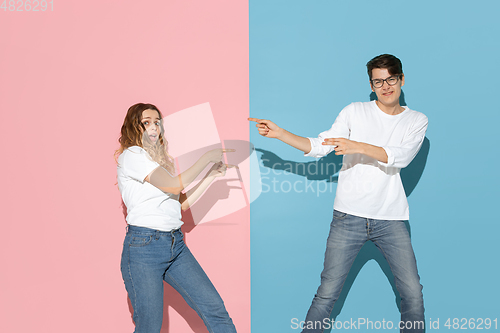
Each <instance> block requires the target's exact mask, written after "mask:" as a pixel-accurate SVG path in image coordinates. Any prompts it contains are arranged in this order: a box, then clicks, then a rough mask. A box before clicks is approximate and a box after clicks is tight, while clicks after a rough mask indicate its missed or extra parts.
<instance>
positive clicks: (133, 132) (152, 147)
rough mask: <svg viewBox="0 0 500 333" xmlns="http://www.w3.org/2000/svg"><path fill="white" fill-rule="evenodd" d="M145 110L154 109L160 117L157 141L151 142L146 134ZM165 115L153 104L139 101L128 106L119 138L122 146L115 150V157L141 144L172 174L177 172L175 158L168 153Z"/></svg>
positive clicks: (154, 159)
mask: <svg viewBox="0 0 500 333" xmlns="http://www.w3.org/2000/svg"><path fill="white" fill-rule="evenodd" d="M145 110H154V111H156V112H158V115H159V117H160V135H159V137H158V140H157V141H156V142H151V141H150V140H149V138H148V136H147V135H144V133H145V132H146V128H145V127H144V125H143V124H142V113H143V112H144V111H145ZM164 133H165V130H164V128H163V116H162V114H161V112H160V110H158V108H157V107H156V106H154V105H153V104H146V103H137V104H134V105H132V106H131V107H129V108H128V111H127V115H126V116H125V119H124V120H123V125H122V128H121V136H120V138H119V139H118V142H119V143H120V148H118V149H117V150H116V152H115V159H118V156H119V155H120V154H121V153H123V151H124V150H125V149H127V148H129V147H133V146H139V147H142V148H144V150H146V151H147V152H148V154H149V156H151V158H152V159H153V161H155V162H157V163H158V164H160V165H161V166H162V167H163V168H165V169H166V170H167V171H168V172H170V173H171V174H172V175H173V174H174V172H175V167H174V159H173V158H172V156H170V155H169V154H168V142H167V139H166V138H165V137H164V135H163V134H164Z"/></svg>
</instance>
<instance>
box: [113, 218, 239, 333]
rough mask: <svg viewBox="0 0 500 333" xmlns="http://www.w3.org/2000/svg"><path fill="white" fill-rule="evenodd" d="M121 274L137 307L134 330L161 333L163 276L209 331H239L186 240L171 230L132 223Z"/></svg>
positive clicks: (133, 305)
mask: <svg viewBox="0 0 500 333" xmlns="http://www.w3.org/2000/svg"><path fill="white" fill-rule="evenodd" d="M121 271H122V277H123V280H124V282H125V288H126V289H127V292H128V296H129V298H130V301H131V303H132V307H133V308H134V317H133V318H134V322H135V333H159V332H160V330H161V325H162V319H163V281H166V282H167V283H168V284H170V285H171V286H172V287H173V288H174V289H175V290H177V291H178V292H179V293H180V294H181V295H182V297H184V299H185V300H186V302H187V303H188V304H189V306H191V308H193V309H194V310H195V311H196V312H197V313H198V315H199V316H200V317H201V319H203V321H204V322H205V325H206V326H207V329H208V331H209V332H211V333H212V332H214V333H226V332H231V333H234V332H236V329H235V327H234V325H233V322H232V320H231V318H230V317H229V314H228V313H227V311H226V308H225V307H224V302H223V301H222V299H221V297H220V296H219V293H218V292H217V290H216V289H215V287H214V286H213V285H212V283H211V282H210V280H209V278H208V276H207V275H206V274H205V272H204V271H203V269H202V268H201V266H200V265H199V264H198V262H197V261H196V259H195V258H194V256H193V255H192V254H191V251H189V249H188V247H187V246H186V244H185V243H184V235H183V234H182V231H181V230H180V229H178V230H174V231H171V232H163V231H157V230H153V229H149V228H143V227H137V226H129V227H128V231H127V235H126V236H125V241H124V243H123V252H122V260H121Z"/></svg>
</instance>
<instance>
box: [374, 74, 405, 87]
mask: <svg viewBox="0 0 500 333" xmlns="http://www.w3.org/2000/svg"><path fill="white" fill-rule="evenodd" d="M401 76H403V74H397V75H391V76H389V77H388V78H387V79H375V80H381V81H382V84H381V85H380V86H378V87H377V86H375V83H373V81H374V80H370V83H371V84H372V85H373V87H374V88H382V87H383V86H384V82H386V83H387V84H388V85H389V86H394V85H396V83H398V81H399V80H400V79H401ZM394 77H395V78H396V82H394V83H393V84H390V83H389V81H387V80H389V79H390V78H394Z"/></svg>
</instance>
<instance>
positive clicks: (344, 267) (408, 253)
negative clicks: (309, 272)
mask: <svg viewBox="0 0 500 333" xmlns="http://www.w3.org/2000/svg"><path fill="white" fill-rule="evenodd" d="M369 240H371V241H372V242H373V243H374V244H375V246H376V247H377V248H378V249H379V250H380V251H381V252H382V254H383V255H384V257H385V259H386V260H387V262H388V264H389V266H390V268H391V271H392V274H393V275H394V279H395V283H396V288H397V290H398V292H399V294H400V296H401V322H400V323H394V327H395V328H396V326H397V325H400V326H399V327H400V328H402V327H405V328H404V329H401V330H400V331H401V332H423V331H424V327H423V325H424V324H423V323H424V300H423V296H422V285H421V284H420V277H419V276H418V272H417V262H416V260H415V255H414V253H413V248H412V246H411V241H410V236H409V234H408V230H407V229H406V225H405V223H404V221H394V220H374V219H367V218H362V217H358V216H354V215H349V214H346V213H342V212H339V211H336V210H335V211H334V212H333V220H332V223H331V225H330V235H329V236H328V241H327V248H326V252H325V263H324V269H323V272H322V273H321V285H320V286H319V288H318V291H317V293H316V295H315V296H314V299H313V301H312V304H311V307H310V308H309V311H308V313H307V316H306V320H305V325H304V327H305V328H304V330H303V331H302V332H304V333H305V332H323V331H324V328H325V327H328V326H323V323H326V322H328V319H329V318H330V314H331V313H332V310H333V306H334V304H335V302H336V301H337V299H338V297H339V295H340V292H341V290H342V287H343V285H344V282H345V280H346V278H347V274H348V273H349V270H350V269H351V266H352V264H353V262H354V259H355V258H356V256H357V254H358V252H359V251H360V250H361V247H362V246H363V244H364V243H365V242H367V241H369ZM325 319H326V320H325ZM308 323H309V327H310V328H309V329H308V328H307V327H308V326H307V325H308ZM329 323H330V324H331V321H330V322H329ZM315 324H318V325H315Z"/></svg>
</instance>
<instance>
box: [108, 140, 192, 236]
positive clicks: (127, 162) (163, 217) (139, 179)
mask: <svg viewBox="0 0 500 333" xmlns="http://www.w3.org/2000/svg"><path fill="white" fill-rule="evenodd" d="M159 166H160V165H159V164H158V163H157V162H155V161H153V160H152V159H151V157H150V156H149V154H148V153H147V152H146V151H145V150H144V149H143V148H141V147H138V146H133V147H129V148H128V149H125V150H124V151H123V153H122V154H121V155H120V156H119V157H118V167H117V179H118V188H119V189H120V193H121V195H122V199H123V202H124V203H125V206H127V218H126V220H127V223H128V224H130V225H135V226H139V227H146V228H151V229H155V230H160V231H171V230H173V229H178V228H179V227H180V226H181V225H182V224H183V222H182V221H181V204H180V203H179V200H178V196H176V195H173V194H169V193H165V192H163V191H161V190H160V189H158V188H157V187H155V186H153V185H151V184H150V183H148V182H146V181H144V179H145V178H146V176H147V175H149V174H150V173H151V172H152V171H153V170H154V169H156V168H158V167H159Z"/></svg>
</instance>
